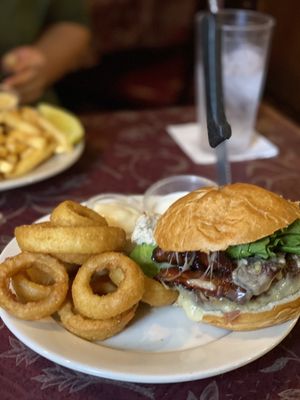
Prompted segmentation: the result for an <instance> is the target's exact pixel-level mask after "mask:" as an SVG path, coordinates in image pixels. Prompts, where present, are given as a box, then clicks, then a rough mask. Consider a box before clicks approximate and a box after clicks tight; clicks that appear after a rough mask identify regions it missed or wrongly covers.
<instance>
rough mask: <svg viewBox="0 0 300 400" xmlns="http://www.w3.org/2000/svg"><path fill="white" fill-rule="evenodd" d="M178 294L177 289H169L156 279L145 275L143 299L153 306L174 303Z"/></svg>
mask: <svg viewBox="0 0 300 400" xmlns="http://www.w3.org/2000/svg"><path fill="white" fill-rule="evenodd" d="M178 294H179V293H178V292H177V291H176V290H173V289H169V288H167V287H165V286H164V285H162V284H161V283H160V282H158V281H156V280H155V279H151V278H149V277H148V276H145V292H144V294H143V297H142V300H141V301H142V302H143V303H146V304H149V305H150V306H152V307H163V306H168V305H170V304H173V303H174V302H175V301H176V300H177V297H178Z"/></svg>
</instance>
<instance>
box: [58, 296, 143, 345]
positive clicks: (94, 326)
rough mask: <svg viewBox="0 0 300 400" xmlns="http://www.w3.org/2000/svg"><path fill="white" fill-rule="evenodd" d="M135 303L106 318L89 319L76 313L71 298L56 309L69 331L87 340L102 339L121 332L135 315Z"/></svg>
mask: <svg viewBox="0 0 300 400" xmlns="http://www.w3.org/2000/svg"><path fill="white" fill-rule="evenodd" d="M136 308H137V305H134V306H133V307H131V308H130V309H129V310H127V311H124V312H123V313H121V314H119V315H116V316H115V317H112V318H108V319H103V320H100V319H90V318H85V317H83V316H81V315H80V314H76V313H75V312H74V310H73V305H72V302H71V300H68V301H66V302H65V303H64V304H63V306H62V307H61V309H60V310H59V311H58V315H59V317H60V320H61V323H62V325H63V326H64V327H65V328H66V329H67V330H68V331H70V332H72V333H74V334H75V335H76V336H79V337H81V338H83V339H87V340H91V341H94V340H104V339H108V338H109V337H111V336H114V335H116V334H117V333H119V332H121V331H122V330H123V329H124V328H125V326H126V325H127V324H128V323H129V322H130V321H131V320H132V319H133V317H134V316H135V311H136Z"/></svg>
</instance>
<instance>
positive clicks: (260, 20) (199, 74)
mask: <svg viewBox="0 0 300 400" xmlns="http://www.w3.org/2000/svg"><path fill="white" fill-rule="evenodd" d="M204 15H205V14H204V13H199V14H197V16H196V47H197V48H196V94H197V113H198V121H199V126H200V148H201V149H202V150H204V151H207V152H210V151H212V148H211V147H210V145H209V143H208V134H207V126H206V106H205V90H204V76H203V62H202V61H203V60H202V43H201V21H202V18H203V16H204ZM218 25H219V29H221V37H222V39H221V43H222V53H221V59H222V78H223V95H224V106H225V113H226V117H227V120H228V122H229V124H230V125H231V128H232V136H231V138H230V139H229V140H227V141H226V143H227V147H228V151H229V154H239V153H241V152H244V151H245V150H247V149H248V148H249V146H250V145H251V142H252V141H253V139H254V137H255V123H256V117H257V111H258V107H259V104H260V100H261V95H262V91H263V88H264V82H265V76H266V69H267V60H268V53H269V47H270V41H271V36H272V30H273V26H274V19H273V18H272V17H270V16H268V15H266V14H263V13H260V12H256V11H250V10H231V9H228V10H222V11H221V12H220V13H219V22H218Z"/></svg>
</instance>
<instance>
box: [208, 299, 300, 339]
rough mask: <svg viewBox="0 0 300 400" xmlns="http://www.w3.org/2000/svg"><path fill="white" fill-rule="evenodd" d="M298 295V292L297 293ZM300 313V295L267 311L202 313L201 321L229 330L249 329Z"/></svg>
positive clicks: (270, 324)
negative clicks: (222, 313) (220, 313)
mask: <svg viewBox="0 0 300 400" xmlns="http://www.w3.org/2000/svg"><path fill="white" fill-rule="evenodd" d="M299 296H300V294H299ZM299 315H300V297H298V298H297V299H295V300H293V301H290V302H288V303H284V304H278V305H274V307H273V308H272V309H271V310H269V311H261V312H259V311H257V312H241V313H239V314H238V315H234V312H233V314H232V316H231V313H230V314H229V315H227V314H224V315H214V314H209V313H204V314H203V318H202V320H201V322H204V323H206V324H210V325H214V326H217V327H219V328H224V329H228V330H231V331H249V330H254V329H259V328H267V327H269V326H273V325H277V324H282V323H283V322H286V321H289V320H291V319H294V318H297V317H299Z"/></svg>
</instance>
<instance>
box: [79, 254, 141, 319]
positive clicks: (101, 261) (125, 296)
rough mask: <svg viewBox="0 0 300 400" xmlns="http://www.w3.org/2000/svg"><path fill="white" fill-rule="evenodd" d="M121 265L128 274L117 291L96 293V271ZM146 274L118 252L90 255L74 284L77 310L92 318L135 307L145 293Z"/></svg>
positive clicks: (107, 316)
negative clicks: (94, 278)
mask: <svg viewBox="0 0 300 400" xmlns="http://www.w3.org/2000/svg"><path fill="white" fill-rule="evenodd" d="M116 268H120V269H121V270H122V272H123V274H124V277H123V279H122V281H121V282H120V284H119V285H118V287H117V289H116V291H114V292H112V293H108V294H105V295H102V296H99V295H97V294H94V293H93V291H92V288H91V286H90V280H91V278H92V275H93V273H95V272H98V271H103V270H104V271H106V270H108V271H109V272H110V271H111V270H114V269H116ZM144 282H145V280H144V274H143V272H142V271H141V269H140V267H139V266H138V265H137V264H136V263H135V262H134V261H133V260H131V259H130V258H129V257H127V256H125V255H123V254H121V253H114V252H107V253H102V254H98V255H96V256H94V257H91V258H89V259H88V261H87V262H86V263H84V264H83V265H82V266H81V267H80V268H79V270H78V272H77V274H76V276H75V279H74V281H73V284H72V297H73V302H74V306H75V308H76V310H77V311H78V312H79V313H80V314H81V315H83V316H85V317H88V318H92V319H106V318H111V317H115V316H116V315H118V314H121V313H122V312H124V311H126V310H128V309H129V308H131V307H133V305H134V304H136V303H138V302H139V301H140V299H141V298H142V296H143V293H144Z"/></svg>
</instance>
